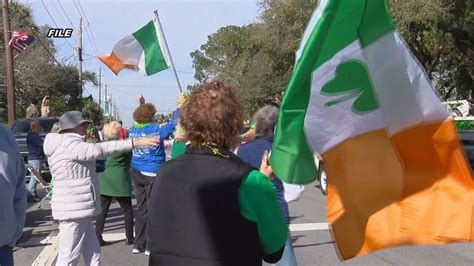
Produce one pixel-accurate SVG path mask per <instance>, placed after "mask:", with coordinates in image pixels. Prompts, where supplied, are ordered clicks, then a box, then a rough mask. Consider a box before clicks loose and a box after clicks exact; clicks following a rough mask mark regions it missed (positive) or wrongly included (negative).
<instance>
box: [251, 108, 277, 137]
mask: <svg viewBox="0 0 474 266" xmlns="http://www.w3.org/2000/svg"><path fill="white" fill-rule="evenodd" d="M277 118H278V108H276V107H275V106H272V105H265V106H264V107H262V108H260V109H259V110H258V111H257V112H256V113H255V115H254V116H253V122H254V123H255V133H256V134H257V135H259V136H266V137H273V133H274V131H275V124H276V121H277Z"/></svg>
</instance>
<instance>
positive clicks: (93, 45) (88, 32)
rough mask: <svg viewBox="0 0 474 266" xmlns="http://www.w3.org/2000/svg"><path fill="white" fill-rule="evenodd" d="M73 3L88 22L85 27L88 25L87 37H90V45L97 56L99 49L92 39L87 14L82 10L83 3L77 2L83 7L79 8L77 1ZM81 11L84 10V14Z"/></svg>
mask: <svg viewBox="0 0 474 266" xmlns="http://www.w3.org/2000/svg"><path fill="white" fill-rule="evenodd" d="M72 2H73V3H74V6H75V7H76V10H77V12H78V13H79V16H81V17H84V19H85V20H86V23H85V25H86V33H87V37H88V39H89V42H90V44H91V47H92V49H93V50H94V49H95V52H96V54H99V51H98V50H97V47H96V46H95V44H94V40H93V38H92V37H91V33H90V32H91V30H90V26H89V20H88V19H87V15H86V13H84V10H83V9H82V6H81V2H79V0H78V1H77V2H78V3H79V5H80V6H81V7H79V6H78V5H77V4H76V1H74V0H73V1H72ZM81 10H82V13H81Z"/></svg>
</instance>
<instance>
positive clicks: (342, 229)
mask: <svg viewBox="0 0 474 266" xmlns="http://www.w3.org/2000/svg"><path fill="white" fill-rule="evenodd" d="M323 159H324V161H325V166H326V170H327V173H328V177H329V179H328V181H329V193H328V203H327V216H328V220H329V222H330V223H331V226H332V230H333V232H332V234H333V237H334V238H335V240H336V242H337V248H338V251H339V254H340V256H341V257H342V258H344V259H348V258H351V257H354V256H359V255H362V254H365V253H367V252H370V251H374V250H378V249H381V248H385V247H389V246H399V245H405V244H442V243H449V242H467V241H474V183H473V180H472V176H471V170H470V168H469V167H468V164H467V162H466V158H465V156H464V152H463V151H462V148H461V146H460V142H459V139H458V137H457V134H456V131H455V129H454V126H453V123H452V121H445V122H439V123H433V124H430V125H423V126H417V127H414V128H411V129H407V130H404V131H402V132H400V133H397V134H395V135H394V136H392V137H391V138H390V137H389V136H388V135H387V133H386V131H385V130H377V131H373V132H369V133H365V134H362V135H359V136H356V137H354V138H351V139H348V140H346V141H344V142H342V143H341V144H339V145H337V146H336V147H334V148H333V149H331V150H329V151H327V152H325V153H324V154H323Z"/></svg>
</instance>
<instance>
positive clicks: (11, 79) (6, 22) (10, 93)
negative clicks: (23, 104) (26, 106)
mask: <svg viewBox="0 0 474 266" xmlns="http://www.w3.org/2000/svg"><path fill="white" fill-rule="evenodd" d="M2 15H3V37H4V41H5V67H6V70H7V105H8V107H7V111H8V125H9V126H12V125H13V122H14V121H15V118H16V106H15V75H14V72H13V54H12V49H11V47H10V45H9V42H10V37H11V35H10V18H9V14H8V0H3V1H2Z"/></svg>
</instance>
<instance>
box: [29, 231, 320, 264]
mask: <svg viewBox="0 0 474 266" xmlns="http://www.w3.org/2000/svg"><path fill="white" fill-rule="evenodd" d="M328 229H329V224H328V223H300V224H290V231H291V232H297V231H315V230H328ZM103 238H104V240H105V241H111V242H116V241H122V240H125V233H123V232H121V233H105V234H103ZM41 243H42V244H46V245H47V246H46V247H45V248H44V249H43V250H42V251H41V253H40V254H39V256H38V257H37V258H36V260H35V261H34V262H33V264H32V265H33V266H40V265H41V266H51V265H52V264H53V262H54V260H55V259H56V256H57V255H58V252H59V235H57V233H56V232H55V233H51V234H50V235H48V236H47V237H46V238H45V239H44V240H42V241H41Z"/></svg>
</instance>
